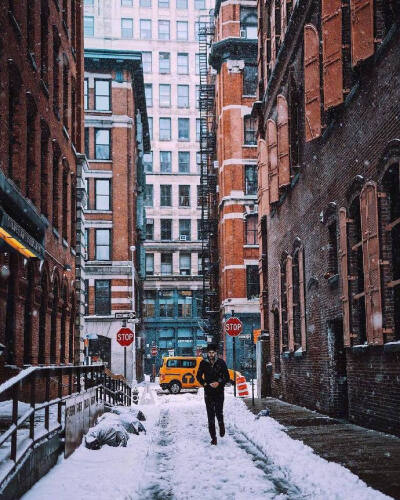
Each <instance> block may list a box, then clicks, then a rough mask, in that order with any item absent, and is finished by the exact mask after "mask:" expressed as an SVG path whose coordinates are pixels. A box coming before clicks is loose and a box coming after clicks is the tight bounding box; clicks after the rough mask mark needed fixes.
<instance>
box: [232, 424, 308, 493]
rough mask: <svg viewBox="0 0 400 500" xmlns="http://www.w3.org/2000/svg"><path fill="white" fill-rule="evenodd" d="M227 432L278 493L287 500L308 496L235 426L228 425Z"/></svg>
mask: <svg viewBox="0 0 400 500" xmlns="http://www.w3.org/2000/svg"><path fill="white" fill-rule="evenodd" d="M228 434H229V435H230V436H231V437H232V438H233V440H234V441H235V443H236V444H237V445H238V446H239V447H240V448H241V449H242V450H244V451H245V452H246V453H247V454H248V455H250V456H251V458H252V460H253V462H254V465H255V466H256V467H258V468H259V469H261V470H262V471H263V472H264V474H265V475H266V476H267V477H268V479H269V480H270V481H271V482H272V483H273V484H274V486H275V488H276V490H277V493H278V494H283V495H285V498H287V499H288V500H303V499H306V498H309V495H304V493H302V492H301V490H300V489H299V488H298V487H297V486H296V485H294V484H292V483H291V482H290V479H289V477H288V475H287V473H286V471H285V470H283V469H282V468H280V467H277V466H276V464H274V463H273V462H272V461H271V460H270V459H269V458H268V456H267V455H266V454H265V453H264V452H263V450H262V449H261V448H260V447H259V446H258V445H257V444H256V443H254V442H253V441H252V440H251V439H250V438H248V437H247V436H246V435H245V434H244V433H243V432H242V431H240V430H239V429H238V428H237V427H236V426H228Z"/></svg>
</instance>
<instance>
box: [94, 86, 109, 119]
mask: <svg viewBox="0 0 400 500" xmlns="http://www.w3.org/2000/svg"><path fill="white" fill-rule="evenodd" d="M98 82H108V96H107V95H106V94H99V93H98V92H97V83H98ZM93 94H94V111H102V112H106V111H111V110H112V92H111V79H110V78H95V79H94V92H93ZM97 96H99V97H108V108H98V107H97V105H98V104H97Z"/></svg>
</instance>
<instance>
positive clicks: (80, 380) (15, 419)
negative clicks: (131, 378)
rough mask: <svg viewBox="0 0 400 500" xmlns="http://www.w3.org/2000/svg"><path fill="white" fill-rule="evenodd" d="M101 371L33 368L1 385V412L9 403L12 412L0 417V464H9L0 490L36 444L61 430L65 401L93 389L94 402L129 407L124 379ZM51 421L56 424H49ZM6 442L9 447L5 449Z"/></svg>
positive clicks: (3, 469) (0, 474) (3, 471)
mask: <svg viewBox="0 0 400 500" xmlns="http://www.w3.org/2000/svg"><path fill="white" fill-rule="evenodd" d="M104 368H105V367H104V365H102V364H99V365H89V366H81V365H80V366H69V365H61V366H56V365H51V366H33V367H30V368H27V369H25V370H23V371H22V372H21V373H19V374H18V375H16V376H15V377H12V378H10V379H9V380H7V381H6V382H4V383H3V384H1V385H0V402H3V409H4V408H6V410H7V409H8V405H7V402H10V410H11V411H10V414H9V415H8V414H6V415H5V414H4V411H3V412H2V415H1V416H2V421H3V425H4V420H5V421H6V425H7V426H6V428H3V429H0V433H1V434H0V449H1V450H2V453H3V454H4V452H5V453H6V455H5V456H2V457H0V464H1V466H3V465H4V461H5V460H9V461H11V463H8V465H7V466H6V467H1V468H0V491H1V489H2V487H3V485H4V484H5V483H6V482H7V479H8V478H9V477H10V476H11V475H12V474H13V473H14V472H15V470H16V469H17V467H18V465H19V464H20V463H21V462H23V460H24V459H25V458H26V456H27V454H29V453H30V452H31V451H32V449H33V448H34V447H35V445H36V444H37V443H38V442H39V441H42V440H43V439H46V438H50V437H52V436H53V435H54V434H55V433H56V432H60V431H61V430H62V429H63V406H64V405H65V403H66V401H67V399H68V398H70V397H73V396H76V395H78V394H80V393H82V392H83V391H86V390H87V389H93V388H94V389H96V398H97V400H99V399H101V400H103V401H104V402H105V403H109V404H123V405H130V404H131V398H132V393H131V388H130V387H129V386H128V384H127V383H126V382H125V381H124V380H119V379H116V378H113V377H112V376H110V375H107V374H106V373H105V372H104ZM4 403H5V404H4ZM27 405H28V406H29V409H26V411H24V413H23V414H22V415H19V413H20V412H19V411H18V410H19V409H20V408H21V407H22V406H24V407H26V406H27ZM53 408H55V411H52V409H53ZM43 412H44V420H43V422H44V428H40V429H39V427H40V426H39V425H38V422H41V420H40V417H42V415H43ZM51 418H52V419H53V420H55V421H53V422H50V420H51ZM51 424H52V425H51ZM27 430H28V433H27ZM27 434H28V435H27ZM8 440H10V447H7V446H4V445H5V444H6V442H7V441H8ZM19 440H20V442H19ZM19 445H20V446H19Z"/></svg>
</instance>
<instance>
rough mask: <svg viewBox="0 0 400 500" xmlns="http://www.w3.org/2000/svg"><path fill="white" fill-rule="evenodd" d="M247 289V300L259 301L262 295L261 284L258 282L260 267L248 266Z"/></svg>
mask: <svg viewBox="0 0 400 500" xmlns="http://www.w3.org/2000/svg"><path fill="white" fill-rule="evenodd" d="M246 288H247V298H248V299H249V300H251V299H258V296H259V295H260V284H259V281H258V266H246Z"/></svg>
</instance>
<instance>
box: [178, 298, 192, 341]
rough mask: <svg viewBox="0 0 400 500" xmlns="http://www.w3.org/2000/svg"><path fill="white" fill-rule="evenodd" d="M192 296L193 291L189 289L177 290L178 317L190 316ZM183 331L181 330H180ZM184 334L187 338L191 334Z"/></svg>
mask: <svg viewBox="0 0 400 500" xmlns="http://www.w3.org/2000/svg"><path fill="white" fill-rule="evenodd" d="M192 296H193V292H192V291H191V290H179V291H178V317H179V318H190V317H191V316H192ZM182 333H183V332H182ZM184 336H185V337H186V338H189V337H190V336H191V335H190V334H189V332H187V333H186V332H185V333H184Z"/></svg>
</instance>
